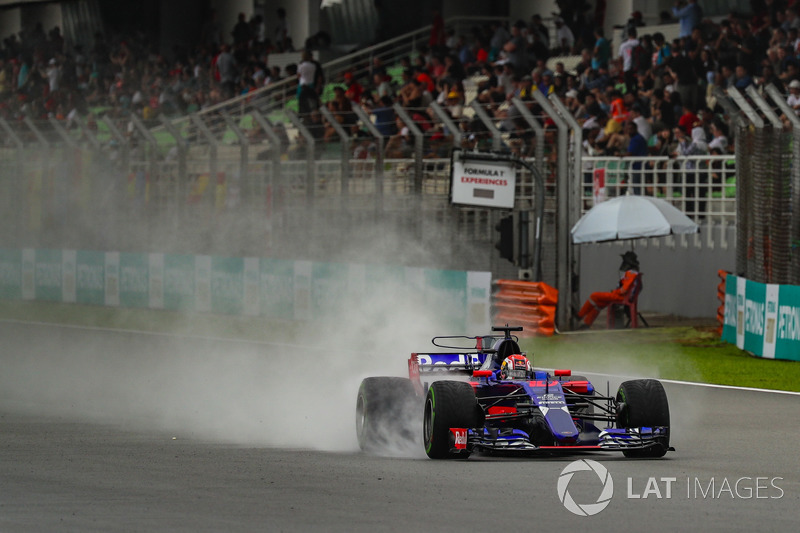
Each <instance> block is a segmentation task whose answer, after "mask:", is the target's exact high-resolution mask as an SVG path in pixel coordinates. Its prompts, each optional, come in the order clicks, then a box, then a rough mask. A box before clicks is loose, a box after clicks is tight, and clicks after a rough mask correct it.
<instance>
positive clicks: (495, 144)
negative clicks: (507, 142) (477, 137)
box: [469, 99, 503, 152]
mask: <svg viewBox="0 0 800 533" xmlns="http://www.w3.org/2000/svg"><path fill="white" fill-rule="evenodd" d="M469 105H470V107H471V108H472V109H474V110H475V114H476V115H478V118H479V119H481V122H483V125H484V126H486V129H488V130H489V131H490V132H491V134H492V150H495V151H496V152H499V151H500V150H501V149H502V148H503V137H502V133H500V130H499V129H497V126H495V124H494V121H493V120H492V119H491V117H489V114H488V113H487V112H486V110H485V109H484V108H483V107H482V106H481V104H480V103H479V102H478V100H477V99H475V100H473V101H472V102H470V104H469Z"/></svg>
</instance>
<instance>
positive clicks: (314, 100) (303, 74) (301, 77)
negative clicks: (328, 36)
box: [297, 50, 320, 117]
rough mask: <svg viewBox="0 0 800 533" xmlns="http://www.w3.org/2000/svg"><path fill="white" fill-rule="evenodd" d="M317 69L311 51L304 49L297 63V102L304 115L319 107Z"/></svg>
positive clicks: (301, 113)
mask: <svg viewBox="0 0 800 533" xmlns="http://www.w3.org/2000/svg"><path fill="white" fill-rule="evenodd" d="M317 69H318V67H317V65H316V64H315V63H314V61H313V57H312V56H311V52H309V51H308V50H303V53H302V56H301V61H300V64H299V65H297V77H298V85H297V104H298V110H299V112H300V115H301V116H303V117H305V116H306V115H308V114H309V113H311V110H312V109H317V108H319V104H320V102H319V92H318V91H317V83H316V82H317Z"/></svg>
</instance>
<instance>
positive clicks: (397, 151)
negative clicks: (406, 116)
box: [384, 117, 414, 159]
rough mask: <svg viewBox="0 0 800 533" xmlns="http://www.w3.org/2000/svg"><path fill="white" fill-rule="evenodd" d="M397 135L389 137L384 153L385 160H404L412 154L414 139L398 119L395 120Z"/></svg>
mask: <svg viewBox="0 0 800 533" xmlns="http://www.w3.org/2000/svg"><path fill="white" fill-rule="evenodd" d="M395 125H396V129H397V133H396V134H395V135H392V136H391V137H389V140H388V141H387V143H386V147H385V149H384V151H385V152H386V158H387V159H405V158H409V157H411V156H412V155H413V154H414V139H413V138H412V136H411V130H409V128H408V126H406V125H405V123H404V122H403V120H402V119H401V118H400V117H397V118H396V120H395Z"/></svg>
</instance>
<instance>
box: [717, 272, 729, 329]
mask: <svg viewBox="0 0 800 533" xmlns="http://www.w3.org/2000/svg"><path fill="white" fill-rule="evenodd" d="M728 274H730V272H728V271H727V270H717V275H718V276H719V277H720V278H722V281H721V282H720V283H719V285H717V299H718V300H719V301H720V304H719V307H717V322H719V327H718V328H717V334H718V335H719V336H720V337H722V326H724V325H725V280H726V278H727V276H728Z"/></svg>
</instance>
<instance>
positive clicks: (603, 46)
mask: <svg viewBox="0 0 800 533" xmlns="http://www.w3.org/2000/svg"><path fill="white" fill-rule="evenodd" d="M594 36H595V39H596V40H595V42H594V49H593V50H592V64H591V67H592V69H594V70H597V69H599V68H608V60H609V58H610V57H611V43H609V42H608V39H606V37H605V31H604V30H603V28H601V27H597V28H595V29H594Z"/></svg>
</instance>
